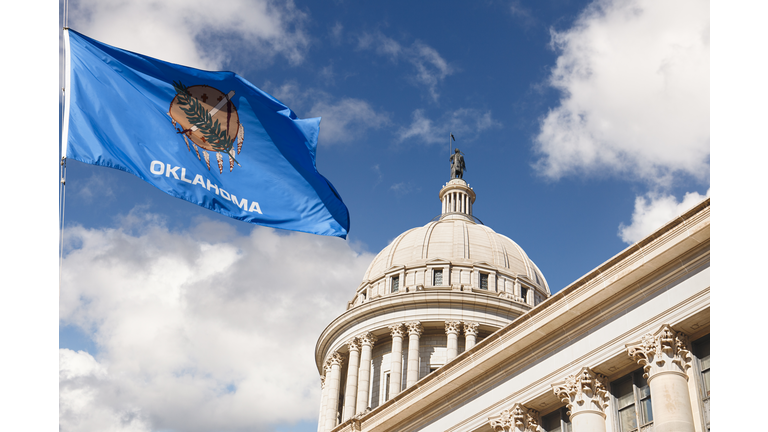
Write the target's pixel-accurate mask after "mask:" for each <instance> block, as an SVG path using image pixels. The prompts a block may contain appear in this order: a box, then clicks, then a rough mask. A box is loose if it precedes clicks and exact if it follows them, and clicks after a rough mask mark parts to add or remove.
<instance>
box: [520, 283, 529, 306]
mask: <svg viewBox="0 0 768 432" xmlns="http://www.w3.org/2000/svg"><path fill="white" fill-rule="evenodd" d="M520 297H522V298H523V301H524V302H525V303H528V288H526V287H520Z"/></svg>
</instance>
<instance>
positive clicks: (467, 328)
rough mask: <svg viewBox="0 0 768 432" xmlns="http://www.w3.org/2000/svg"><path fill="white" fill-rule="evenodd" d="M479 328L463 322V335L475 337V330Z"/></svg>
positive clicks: (472, 323) (474, 324) (476, 324)
mask: <svg viewBox="0 0 768 432" xmlns="http://www.w3.org/2000/svg"><path fill="white" fill-rule="evenodd" d="M479 326H480V324H478V323H476V322H465V323H464V334H465V335H472V336H477V328H478V327H479Z"/></svg>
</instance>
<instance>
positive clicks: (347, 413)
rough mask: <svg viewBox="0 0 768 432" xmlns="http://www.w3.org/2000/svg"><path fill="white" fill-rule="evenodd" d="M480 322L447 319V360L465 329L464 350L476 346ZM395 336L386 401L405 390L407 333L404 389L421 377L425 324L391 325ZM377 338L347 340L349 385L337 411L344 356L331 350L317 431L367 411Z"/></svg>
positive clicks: (363, 336)
mask: <svg viewBox="0 0 768 432" xmlns="http://www.w3.org/2000/svg"><path fill="white" fill-rule="evenodd" d="M478 327H479V324H478V323H475V322H462V321H446V322H445V332H446V336H447V339H448V348H447V350H446V359H445V362H446V363H448V362H450V361H451V360H453V359H454V358H456V356H457V355H458V337H459V333H460V332H461V330H464V336H465V349H466V350H468V349H470V348H472V347H473V346H475V342H476V340H477V330H478ZM389 331H390V335H391V336H392V354H391V356H390V357H391V359H390V361H391V363H390V377H389V393H388V394H387V396H388V397H387V400H388V399H391V398H393V397H395V396H397V395H398V394H399V393H400V392H401V391H402V390H403V388H402V381H403V376H402V370H403V340H404V339H405V337H406V335H407V336H408V363H407V365H406V375H405V383H406V384H405V388H408V387H411V386H412V385H414V384H416V382H417V381H418V380H419V348H420V339H421V335H422V334H423V333H424V327H423V326H422V324H421V322H420V321H410V322H406V323H399V324H394V325H391V326H389ZM377 340H378V338H377V337H376V336H374V335H373V333H371V332H365V333H363V334H361V335H359V336H356V337H353V338H352V339H350V340H349V341H347V343H346V345H347V348H348V351H349V354H348V367H347V379H346V386H345V388H344V393H343V396H344V406H343V407H342V412H341V413H339V412H338V406H339V398H340V397H341V395H342V393H341V386H340V383H341V366H342V363H343V361H344V357H343V356H342V354H341V353H339V352H334V353H332V354H331V355H330V356H329V357H328V359H327V360H326V362H325V365H324V372H325V373H324V375H323V376H322V377H321V386H322V400H321V403H320V419H319V422H318V432H327V431H330V430H331V429H333V428H334V427H336V425H338V424H339V423H340V422H342V423H343V422H345V421H347V420H349V419H351V418H352V417H355V416H356V415H362V414H364V413H365V412H366V411H367V410H368V409H369V407H368V400H369V398H370V393H369V392H370V389H371V387H372V386H371V383H370V376H371V354H372V352H373V345H374V344H375V343H376V341H377Z"/></svg>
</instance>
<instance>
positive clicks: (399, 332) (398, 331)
mask: <svg viewBox="0 0 768 432" xmlns="http://www.w3.org/2000/svg"><path fill="white" fill-rule="evenodd" d="M389 330H390V331H391V332H392V337H395V336H399V337H401V338H403V337H405V335H406V333H405V327H403V325H402V324H395V325H391V326H389Z"/></svg>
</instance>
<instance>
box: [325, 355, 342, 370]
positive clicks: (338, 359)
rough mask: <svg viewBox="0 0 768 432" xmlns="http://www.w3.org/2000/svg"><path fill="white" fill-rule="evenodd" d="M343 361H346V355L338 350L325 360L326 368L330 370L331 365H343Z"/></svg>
mask: <svg viewBox="0 0 768 432" xmlns="http://www.w3.org/2000/svg"><path fill="white" fill-rule="evenodd" d="M342 363H344V357H342V356H341V354H339V353H338V352H334V353H333V354H331V355H330V356H329V357H328V360H326V361H325V370H326V371H330V370H331V367H333V366H341V364H342Z"/></svg>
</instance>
